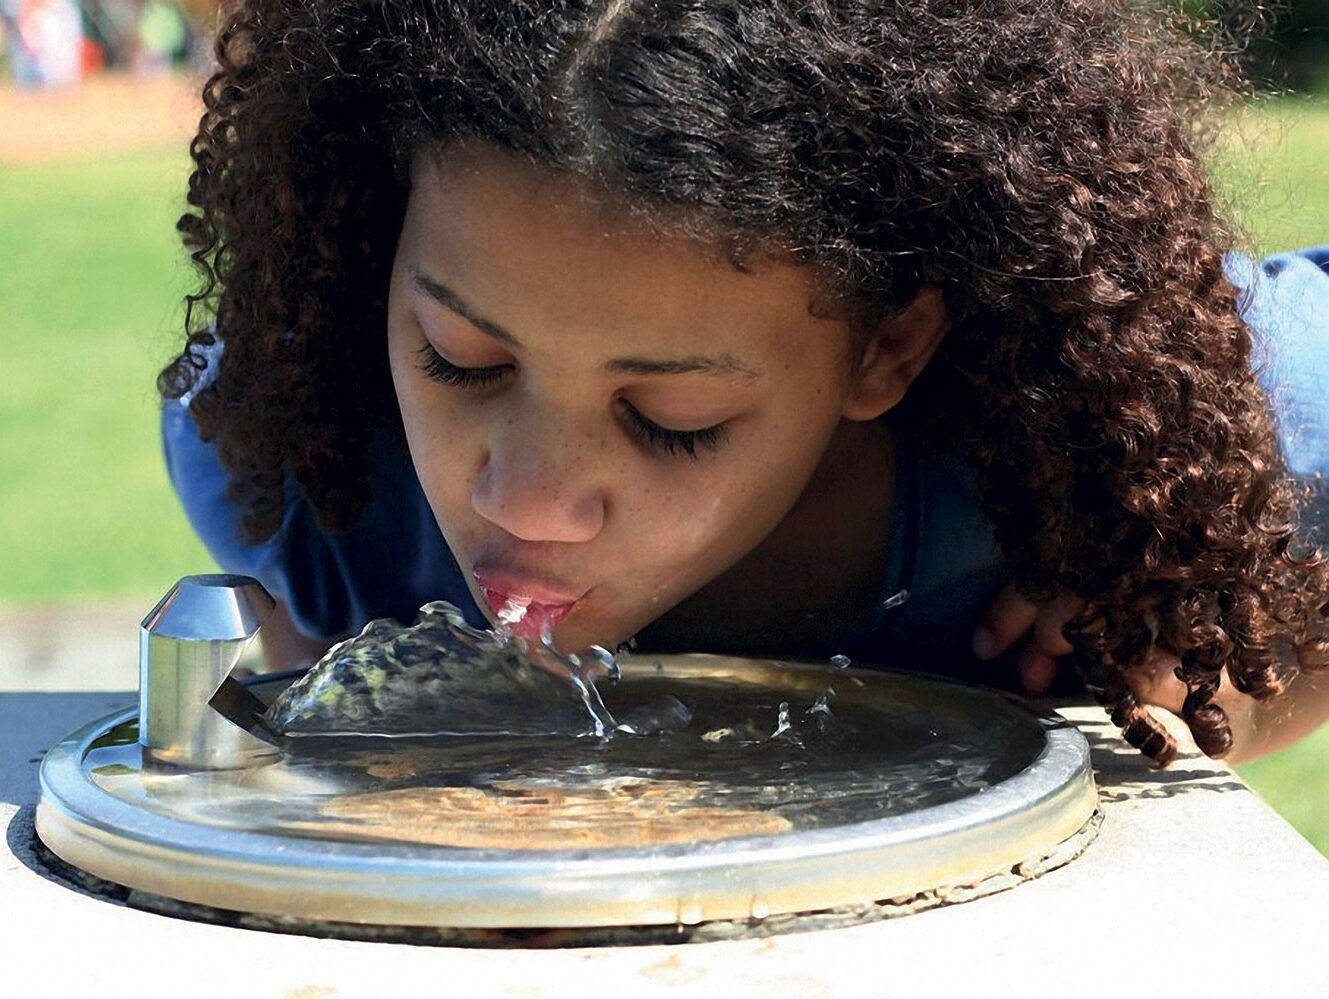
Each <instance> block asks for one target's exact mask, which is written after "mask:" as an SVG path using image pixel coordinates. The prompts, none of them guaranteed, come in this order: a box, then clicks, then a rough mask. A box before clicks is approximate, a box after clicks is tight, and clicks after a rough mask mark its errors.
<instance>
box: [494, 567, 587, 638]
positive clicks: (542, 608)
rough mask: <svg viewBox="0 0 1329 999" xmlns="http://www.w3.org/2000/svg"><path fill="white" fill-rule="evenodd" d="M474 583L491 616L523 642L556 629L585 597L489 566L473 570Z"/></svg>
mask: <svg viewBox="0 0 1329 999" xmlns="http://www.w3.org/2000/svg"><path fill="white" fill-rule="evenodd" d="M475 580H476V582H477V583H478V584H479V586H480V593H481V594H482V595H483V596H484V599H485V603H487V604H488V605H489V607H490V609H491V610H492V611H493V612H494V615H495V616H496V617H498V618H499V619H500V620H502V621H504V622H505V623H506V624H507V625H508V627H509V628H510V629H511V631H512V632H513V634H516V635H520V636H522V637H523V638H539V637H540V636H541V635H542V634H543V633H544V632H545V631H546V630H551V629H553V628H555V627H557V626H558V624H559V623H560V622H561V621H562V620H563V619H564V618H565V617H567V616H568V615H569V614H570V613H571V612H572V608H573V607H574V606H575V605H576V603H577V601H578V600H580V599H581V597H582V596H584V595H585V591H584V590H583V591H578V590H576V589H574V588H572V587H569V586H567V585H565V584H563V583H561V582H559V581H555V580H550V579H547V578H540V577H537V576H534V575H530V574H527V573H520V572H515V571H512V570H508V569H500V568H496V567H490V566H485V567H477V568H476V570H475Z"/></svg>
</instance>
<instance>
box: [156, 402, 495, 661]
mask: <svg viewBox="0 0 1329 999" xmlns="http://www.w3.org/2000/svg"><path fill="white" fill-rule="evenodd" d="M162 443H163V447H164V450H165V456H166V468H167V472H168V474H169V476H170V479H171V483H172V485H173V486H174V487H175V491H176V493H177V494H178V495H179V497H180V501H181V503H182V504H183V506H184V510H185V514H186V516H187V517H188V519H189V522H190V524H191V525H192V526H193V528H194V530H195V531H196V532H197V534H198V536H199V537H200V538H201V539H202V541H203V543H204V545H206V547H207V548H208V550H209V551H210V552H211V553H212V556H213V558H215V559H216V561H217V564H218V565H219V566H221V567H222V569H224V570H225V571H227V572H235V573H241V574H244V575H247V576H253V577H254V578H255V579H257V580H258V581H259V582H261V583H262V584H263V585H264V587H266V588H267V590H268V592H269V593H271V594H272V595H273V597H275V598H276V599H278V600H280V601H281V602H282V603H284V604H285V605H286V606H287V608H288V609H289V611H290V613H291V618H292V620H293V621H294V623H295V625H296V627H297V628H298V629H299V630H300V631H302V632H303V633H305V634H307V635H311V636H318V637H321V638H336V637H339V636H342V635H346V634H349V633H353V632H355V631H358V630H359V629H360V628H362V627H364V625H365V624H367V623H368V622H369V621H371V620H373V619H374V618H378V617H391V618H396V619H397V620H399V621H404V622H409V621H413V620H414V619H415V614H416V611H417V610H418V609H419V607H420V606H421V604H424V603H426V602H428V601H430V600H440V599H442V600H449V601H451V602H452V603H454V604H455V605H457V606H458V607H459V608H461V610H462V612H463V613H464V614H465V616H466V618H467V620H468V621H469V622H470V623H471V624H472V625H475V626H476V627H484V626H485V619H484V616H483V615H482V614H481V613H480V610H479V608H478V607H477V606H476V605H475V602H474V600H473V599H472V597H471V595H470V591H469V589H468V588H467V585H466V581H465V579H464V577H463V576H462V573H461V571H460V569H459V568H458V567H457V564H456V560H455V559H454V558H453V557H452V553H451V551H450V550H449V548H448V546H447V542H446V541H444V539H443V535H442V532H441V531H440V530H439V528H438V525H437V523H436V522H435V520H434V517H433V513H432V511H431V510H430V508H429V504H428V501H427V500H426V498H425V495H424V491H423V490H422V489H421V488H420V484H419V481H418V479H416V477H415V471H414V469H413V467H412V465H411V462H410V458H409V456H408V455H407V454H406V453H405V451H404V449H403V448H402V446H401V445H399V444H397V443H396V442H395V441H393V440H391V439H389V437H388V435H386V434H382V435H380V436H379V437H378V438H376V440H375V442H374V451H373V454H372V456H371V468H372V472H371V475H372V481H371V484H370V488H371V499H370V501H369V503H368V505H367V506H366V508H365V510H364V511H363V512H362V513H361V515H360V517H359V518H358V519H357V521H356V522H355V524H353V525H352V526H351V528H350V529H349V530H347V531H345V532H340V533H337V534H331V533H327V532H324V531H323V530H321V529H320V528H319V526H318V524H317V522H316V520H315V516H314V511H313V508H312V507H311V506H310V505H309V503H308V502H307V501H306V500H305V499H304V497H303V496H301V495H300V492H299V490H298V488H296V486H295V484H294V483H293V482H291V481H289V480H288V481H287V484H286V496H285V502H284V507H283V512H282V520H281V526H280V527H279V529H278V530H277V532H276V533H275V534H274V535H273V536H272V537H271V538H269V539H267V540H266V541H264V542H261V543H259V544H253V543H250V542H246V541H245V540H243V539H242V538H241V536H240V532H239V528H240V520H241V514H240V511H239V510H237V509H236V508H235V506H234V505H233V504H232V503H231V502H230V501H229V500H228V499H227V497H226V488H227V481H228V479H227V474H226V470H225V468H224V467H223V466H222V463H221V459H220V457H219V456H218V455H217V451H216V448H215V447H214V446H213V445H211V444H208V443H205V442H204V441H202V440H201V439H200V438H199V436H198V430H197V427H196V425H195V423H194V420H193V417H192V416H191V415H190V413H189V409H188V399H187V398H186V399H185V400H183V401H174V402H168V403H167V404H166V406H165V407H164V408H163V410H162Z"/></svg>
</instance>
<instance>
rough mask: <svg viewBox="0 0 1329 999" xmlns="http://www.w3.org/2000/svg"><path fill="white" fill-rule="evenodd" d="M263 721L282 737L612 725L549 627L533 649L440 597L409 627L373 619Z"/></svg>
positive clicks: (591, 729)
mask: <svg viewBox="0 0 1329 999" xmlns="http://www.w3.org/2000/svg"><path fill="white" fill-rule="evenodd" d="M508 610H509V608H508V607H504V608H503V611H504V612H507V611H508ZM518 611H520V612H521V613H522V614H524V607H521V605H518V608H516V609H514V610H513V611H512V614H517V613H518ZM512 614H509V615H508V616H509V617H511V616H512ZM501 615H502V612H501ZM593 658H594V662H595V666H596V667H598V670H597V671H598V672H599V674H600V675H601V676H605V677H608V678H610V679H611V681H612V680H614V679H616V678H617V676H618V669H617V664H615V663H614V661H613V657H612V656H611V655H610V654H609V653H608V652H605V651H604V650H603V649H595V650H593ZM264 723H265V724H266V725H267V727H268V728H269V729H270V730H271V731H272V732H273V734H274V735H277V736H278V737H281V738H291V737H297V736H320V737H326V736H338V735H391V736H422V735H529V736H548V735H565V736H596V737H600V738H604V737H606V736H607V735H608V734H609V733H611V732H613V731H614V729H615V727H616V724H617V723H616V722H615V721H614V718H613V716H612V715H611V714H610V713H609V711H608V709H606V708H605V706H604V702H603V701H602V700H601V698H600V694H599V691H597V690H596V689H595V685H594V683H593V681H592V679H591V677H590V676H589V670H587V669H586V668H585V666H584V664H583V662H582V660H581V658H579V657H577V656H567V655H564V654H563V653H561V652H559V651H558V649H557V648H555V647H554V644H553V640H552V628H551V627H549V626H548V625H546V628H545V634H544V636H543V640H542V641H541V642H540V643H539V644H538V645H535V644H533V643H529V642H527V641H526V640H525V639H523V638H520V637H517V636H514V635H513V634H512V632H511V631H509V630H508V629H507V628H506V627H500V628H499V629H498V630H497V631H492V632H491V631H480V630H477V629H475V628H472V627H470V626H469V625H468V624H467V623H466V621H465V618H464V617H463V616H462V613H461V611H459V610H458V609H457V608H456V607H454V606H453V605H452V604H449V603H447V602H446V601H441V600H440V601H435V602H433V603H429V604H425V605H424V606H423V607H422V608H420V616H419V619H418V620H417V621H416V623H415V624H414V625H411V626H409V627H407V626H403V625H400V624H397V623H396V622H395V621H390V620H386V619H380V620H376V621H371V622H370V623H369V624H367V625H366V626H365V628H364V630H363V631H361V632H360V634H359V635H357V636H355V637H354V638H350V639H347V640H346V641H344V642H341V643H340V644H338V645H336V646H334V647H333V648H332V649H330V650H329V651H328V652H327V654H326V655H324V657H323V658H322V659H321V660H319V662H318V663H317V664H316V665H315V666H314V667H313V668H312V669H311V670H310V671H309V672H308V673H306V674H305V675H304V676H303V677H301V678H300V679H299V680H297V681H296V682H295V683H293V684H292V685H291V686H290V687H289V688H287V690H286V691H284V692H283V693H282V695H281V696H280V697H279V698H278V699H277V700H276V701H274V702H273V704H272V706H271V707H270V708H269V709H268V711H267V713H266V714H265V715H264Z"/></svg>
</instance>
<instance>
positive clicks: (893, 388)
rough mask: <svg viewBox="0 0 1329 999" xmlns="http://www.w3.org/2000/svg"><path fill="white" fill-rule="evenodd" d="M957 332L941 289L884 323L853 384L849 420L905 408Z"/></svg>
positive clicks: (922, 294) (919, 296)
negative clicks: (918, 380)
mask: <svg viewBox="0 0 1329 999" xmlns="http://www.w3.org/2000/svg"><path fill="white" fill-rule="evenodd" d="M950 328H951V319H950V315H949V314H948V313H947V311H946V303H945V302H944V301H943V300H942V297H941V289H939V288H936V287H934V286H933V285H924V286H923V287H922V288H919V289H918V291H917V292H915V293H914V297H913V298H911V299H910V300H909V304H907V305H906V306H905V307H904V308H903V309H901V310H900V311H899V312H897V313H895V314H894V315H892V316H891V317H890V318H888V319H884V320H882V322H881V324H880V325H879V326H878V327H877V329H876V331H875V332H874V333H873V334H872V338H871V340H870V341H869V342H868V345H867V349H866V350H865V351H864V352H863V359H862V360H861V361H860V362H859V365H858V368H857V369H856V370H855V372H854V375H853V378H852V380H851V381H850V384H849V394H848V396H847V397H846V399H845V407H844V412H843V413H842V414H841V415H843V417H844V418H845V419H846V420H875V419H876V418H877V417H879V416H880V415H881V414H882V413H884V412H886V411H887V410H888V409H890V408H891V407H893V406H896V405H898V404H899V402H900V400H901V399H903V398H904V394H905V392H906V391H907V390H908V388H909V386H910V385H912V384H913V382H914V379H915V378H917V377H918V375H919V373H920V372H921V371H922V370H923V368H925V367H926V366H927V363H928V361H930V360H931V359H932V355H933V354H935V353H936V351H937V348H938V347H939V346H940V345H941V341H942V339H943V338H944V337H945V336H946V333H947V331H948V330H950Z"/></svg>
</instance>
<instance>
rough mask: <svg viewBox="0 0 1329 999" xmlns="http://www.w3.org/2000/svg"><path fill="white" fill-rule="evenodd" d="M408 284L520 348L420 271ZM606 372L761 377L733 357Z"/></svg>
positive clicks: (639, 362) (623, 361)
mask: <svg viewBox="0 0 1329 999" xmlns="http://www.w3.org/2000/svg"><path fill="white" fill-rule="evenodd" d="M411 284H412V285H413V286H414V287H415V289H416V290H417V291H419V292H421V293H422V294H424V295H427V296H428V297H429V298H431V299H433V300H434V301H435V302H437V303H438V304H439V305H441V306H443V307H444V308H445V309H448V310H449V311H451V312H454V313H456V314H457V315H458V316H460V317H461V318H462V319H465V320H466V321H467V322H468V323H470V324H471V325H472V326H474V327H476V328H477V329H479V330H483V331H484V332H485V333H487V334H489V336H491V337H493V338H494V339H495V340H497V341H498V342H499V343H501V344H503V345H504V346H505V347H520V346H521V341H520V340H518V339H517V338H516V337H515V336H513V335H512V334H511V333H510V332H509V331H508V330H506V329H504V328H503V327H502V326H500V325H499V324H498V323H496V322H494V321H493V320H492V319H486V318H485V317H484V316H482V315H480V314H479V313H477V312H476V311H475V310H474V309H472V308H471V307H470V305H468V304H467V303H466V301H465V299H463V298H462V297H461V296H460V295H458V294H457V293H456V292H455V291H453V290H452V289H451V288H449V287H448V286H447V285H445V284H443V283H442V282H441V281H436V280H435V279H434V278H432V277H430V276H429V275H428V274H425V273H424V272H422V271H420V270H412V272H411ZM604 366H605V369H606V370H608V371H612V372H615V373H617V374H626V375H689V374H706V375H739V376H742V377H743V378H747V379H753V378H760V377H761V375H762V373H761V372H760V371H759V370H756V369H755V368H751V367H749V366H748V365H746V364H744V363H743V362H742V361H740V360H739V359H738V358H736V357H734V355H732V354H727V353H725V354H715V355H703V354H689V355H688V356H686V357H678V358H671V359H668V360H657V359H651V358H644V357H616V358H614V359H612V360H610V361H606V362H605V365H604Z"/></svg>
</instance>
